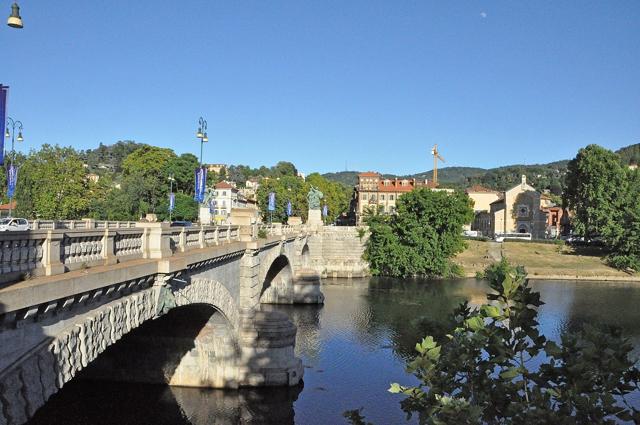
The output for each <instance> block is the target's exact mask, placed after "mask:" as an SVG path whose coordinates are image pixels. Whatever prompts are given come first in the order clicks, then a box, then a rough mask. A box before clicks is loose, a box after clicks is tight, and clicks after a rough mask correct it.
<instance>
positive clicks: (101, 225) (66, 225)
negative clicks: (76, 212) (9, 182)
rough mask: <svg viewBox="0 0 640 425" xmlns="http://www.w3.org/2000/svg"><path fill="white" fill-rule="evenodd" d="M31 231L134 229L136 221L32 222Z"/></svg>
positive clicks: (30, 224) (30, 223)
mask: <svg viewBox="0 0 640 425" xmlns="http://www.w3.org/2000/svg"><path fill="white" fill-rule="evenodd" d="M29 227H30V228H31V230H57V229H133V228H135V227H136V222H135V221H102V220H94V219H90V218H86V219H83V220H31V221H29Z"/></svg>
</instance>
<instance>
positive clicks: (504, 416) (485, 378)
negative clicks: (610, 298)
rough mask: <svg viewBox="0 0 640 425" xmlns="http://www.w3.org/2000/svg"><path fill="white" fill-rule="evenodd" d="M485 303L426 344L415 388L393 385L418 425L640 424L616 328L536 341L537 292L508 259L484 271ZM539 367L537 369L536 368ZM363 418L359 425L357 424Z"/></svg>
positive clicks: (631, 369) (415, 364)
mask: <svg viewBox="0 0 640 425" xmlns="http://www.w3.org/2000/svg"><path fill="white" fill-rule="evenodd" d="M485 275H486V278H487V280H488V281H489V285H490V287H491V289H493V292H492V293H489V294H488V295H487V300H488V303H487V304H484V305H482V306H480V307H479V308H475V309H472V308H471V307H469V305H468V303H466V302H465V303H463V304H462V305H460V307H458V308H457V309H456V310H455V312H454V321H455V327H454V329H452V330H451V332H450V333H449V334H448V335H446V336H445V337H443V338H439V339H438V338H433V337H431V336H427V337H425V338H424V339H423V340H422V341H421V342H419V343H418V344H416V351H417V352H418V354H417V356H416V357H415V358H414V359H413V360H412V361H410V362H409V363H408V364H407V371H408V372H410V373H412V374H414V375H415V376H416V377H417V378H418V379H419V381H420V384H419V385H417V386H403V385H399V384H392V385H391V387H390V389H389V391H390V392H392V393H400V394H403V395H404V396H405V399H404V400H403V401H402V402H401V406H402V408H403V410H404V411H405V412H406V413H407V414H408V416H409V417H411V416H412V415H413V414H417V415H418V416H419V419H420V423H421V424H454V423H455V424H502V423H516V424H520V423H526V424H551V423H553V424H575V423H589V424H614V423H618V422H619V421H631V420H634V421H635V422H636V423H637V422H638V421H639V420H640V412H639V411H638V410H637V409H635V408H633V407H631V406H630V405H629V404H628V403H627V400H626V397H627V396H628V395H629V393H630V392H632V391H637V390H638V389H639V388H638V378H640V371H639V370H638V369H637V368H636V367H635V366H634V360H633V359H630V354H631V352H632V344H630V342H629V341H628V340H627V339H625V338H623V337H622V336H621V334H620V331H619V330H618V329H614V328H606V329H596V328H595V327H592V326H587V327H585V328H584V329H582V330H581V331H579V332H577V333H571V334H564V335H563V336H562V337H561V341H560V344H558V343H556V342H554V341H551V340H547V339H546V338H545V337H544V336H543V335H541V334H540V331H539V328H538V322H537V316H538V307H539V306H540V305H542V304H543V302H542V301H541V300H540V294H539V293H537V292H535V291H533V290H532V289H531V287H530V286H529V282H528V280H527V279H526V273H525V271H524V269H523V268H522V267H512V266H511V265H510V264H509V263H508V262H507V261H506V260H503V261H502V262H501V263H497V264H494V265H492V266H490V267H489V268H488V269H487V270H486V272H485ZM533 360H536V361H538V362H539V366H534V364H535V363H536V362H535V361H533ZM356 419H357V420H363V419H362V417H361V416H360V417H357V418H356Z"/></svg>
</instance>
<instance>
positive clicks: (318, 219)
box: [307, 210, 323, 227]
mask: <svg viewBox="0 0 640 425" xmlns="http://www.w3.org/2000/svg"><path fill="white" fill-rule="evenodd" d="M322 225H323V223H322V211H320V210H309V218H308V219H307V226H312V227H313V226H315V227H322Z"/></svg>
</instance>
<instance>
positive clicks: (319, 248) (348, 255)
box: [308, 226, 369, 278]
mask: <svg viewBox="0 0 640 425" xmlns="http://www.w3.org/2000/svg"><path fill="white" fill-rule="evenodd" d="M359 229H363V230H359ZM363 232H364V233H363ZM361 234H362V236H360V235H361ZM367 238H368V231H367V228H366V227H346V226H345V227H342V226H325V227H323V228H322V229H321V230H319V231H318V232H316V233H315V234H312V235H310V236H309V241H308V245H309V252H310V263H311V267H312V268H313V269H314V270H316V271H317V272H318V273H320V274H321V276H322V277H324V278H327V277H329V278H331V277H347V278H349V277H364V276H369V265H368V263H367V262H366V261H365V260H364V259H363V258H362V256H363V254H364V249H365V244H366V241H367Z"/></svg>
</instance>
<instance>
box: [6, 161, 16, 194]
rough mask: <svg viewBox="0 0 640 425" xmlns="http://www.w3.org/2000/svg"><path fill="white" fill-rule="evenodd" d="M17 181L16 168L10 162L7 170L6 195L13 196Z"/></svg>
mask: <svg viewBox="0 0 640 425" xmlns="http://www.w3.org/2000/svg"><path fill="white" fill-rule="evenodd" d="M16 183H18V168H17V167H16V166H14V165H13V164H11V165H10V166H9V169H8V170H7V197H9V198H13V195H14V194H15V193H16Z"/></svg>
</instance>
